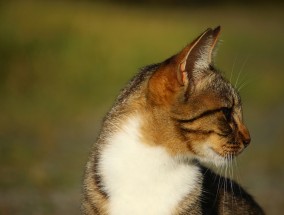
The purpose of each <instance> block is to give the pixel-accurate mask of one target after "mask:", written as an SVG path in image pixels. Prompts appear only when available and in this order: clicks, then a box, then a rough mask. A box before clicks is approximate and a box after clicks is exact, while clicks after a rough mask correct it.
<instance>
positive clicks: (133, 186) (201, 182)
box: [82, 27, 264, 215]
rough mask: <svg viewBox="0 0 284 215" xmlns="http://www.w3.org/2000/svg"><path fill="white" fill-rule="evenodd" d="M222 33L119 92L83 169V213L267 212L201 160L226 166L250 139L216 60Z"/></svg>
mask: <svg viewBox="0 0 284 215" xmlns="http://www.w3.org/2000/svg"><path fill="white" fill-rule="evenodd" d="M219 33H220V27H217V28H215V29H208V30H206V31H205V32H204V33H202V34H201V35H200V36H199V37H197V39H195V40H194V41H193V42H192V43H190V44H189V45H187V46H186V47H185V48H184V49H183V50H182V51H181V52H179V53H178V54H176V55H174V56H172V57H171V58H169V59H167V60H165V61H164V62H162V63H159V64H154V65H151V66H147V67H145V68H143V69H142V70H141V71H140V72H139V73H138V74H137V75H136V76H135V77H134V78H133V79H132V80H131V81H130V83H129V84H128V85H127V86H126V88H124V89H123V90H122V92H121V93H120V95H119V96H118V98H117V100H116V102H115V104H114V106H113V107H112V109H111V110H110V111H109V113H108V114H107V115H106V117H105V119H104V121H103V125H102V129H101V132H100V135H99V137H98V139H97V141H96V143H95V144H94V146H93V148H92V151H91V154H90V157H89V161H88V163H87V166H86V170H85V176H84V187H83V199H82V212H83V214H88V215H90V214H95V215H186V214H191V215H199V214H239V215H246V214H264V213H263V211H262V209H261V208H260V207H259V206H258V204H257V203H256V202H255V201H254V200H253V198H252V197H251V196H250V195H249V194H248V193H246V192H245V191H244V190H243V189H242V188H240V187H239V185H238V184H236V183H235V182H234V181H232V180H230V179H227V178H224V177H222V176H219V175H217V174H215V173H214V172H213V171H211V170H209V169H206V168H205V167H204V166H203V165H202V164H201V163H204V161H205V162H209V163H214V164H216V165H223V164H225V163H226V162H230V161H231V160H230V159H232V158H233V157H234V156H237V155H238V154H240V153H241V152H242V151H243V150H244V149H245V147H246V146H247V145H248V144H249V143H250V135H249V132H248V130H247V128H246V127H245V125H244V124H243V119H242V106H241V100H240V96H239V94H238V92H237V91H236V89H235V88H234V87H233V86H232V85H231V84H230V83H229V82H228V81H227V80H226V79H224V78H223V77H222V75H221V74H220V73H219V72H218V71H217V70H216V69H215V68H214V66H213V63H212V55H213V50H214V47H215V45H216V43H217V41H218V36H219ZM220 181H222V182H224V181H225V182H226V183H218V182H220ZM225 184H227V185H228V184H230V186H226V187H225ZM225 188H226V189H225Z"/></svg>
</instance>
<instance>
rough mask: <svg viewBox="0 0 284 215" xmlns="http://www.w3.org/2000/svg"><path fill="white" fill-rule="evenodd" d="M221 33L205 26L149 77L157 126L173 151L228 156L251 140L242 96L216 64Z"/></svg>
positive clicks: (206, 156) (199, 156) (213, 158)
mask: <svg viewBox="0 0 284 215" xmlns="http://www.w3.org/2000/svg"><path fill="white" fill-rule="evenodd" d="M219 34H220V27H217V28H216V29H208V30H206V31H205V32H204V33H202V34H201V35H200V36H199V37H197V38H196V39H195V40H194V41H193V42H192V43H190V44H189V45H187V46H186V47H185V48H184V49H183V50H182V51H181V52H179V53H178V54H176V55H175V56H173V57H171V58H169V59H168V60H166V61H164V62H163V63H162V64H161V65H160V66H159V68H158V69H157V70H156V71H155V72H154V73H153V75H152V76H151V78H150V80H149V82H148V92H147V98H148V101H149V103H150V104H151V106H152V108H153V110H154V111H153V117H154V119H155V120H154V121H155V122H154V124H155V126H159V128H158V129H155V130H156V131H158V132H159V131H160V134H159V135H158V136H159V138H160V140H161V142H163V141H164V142H167V143H163V144H164V146H165V147H166V148H167V149H168V150H169V151H171V152H173V154H176V155H181V156H184V155H193V156H194V157H195V158H197V159H199V160H209V161H211V162H212V161H213V162H218V161H225V160H226V159H227V158H231V157H233V156H236V155H238V154H239V153H241V152H242V151H243V149H244V148H245V147H246V146H247V145H248V144H249V143H250V135H249V132H248V130H247V128H246V127H245V125H244V124H243V119H242V106H241V100H240V96H239V94H238V92H237V91H236V89H235V88H234V87H233V86H232V85H231V84H230V83H229V82H228V81H227V80H226V79H225V78H224V77H223V76H222V75H221V73H220V72H218V71H217V70H216V69H215V68H214V66H213V62H212V56H213V51H214V48H215V46H216V43H217V41H218V37H219ZM163 137H164V140H162V138H163Z"/></svg>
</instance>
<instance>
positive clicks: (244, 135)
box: [239, 125, 251, 147]
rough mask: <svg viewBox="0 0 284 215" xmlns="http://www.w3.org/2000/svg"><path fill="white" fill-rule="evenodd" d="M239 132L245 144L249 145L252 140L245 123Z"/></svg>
mask: <svg viewBox="0 0 284 215" xmlns="http://www.w3.org/2000/svg"><path fill="white" fill-rule="evenodd" d="M239 132H240V136H241V139H242V141H243V144H244V146H245V147H247V146H248V145H249V143H250V141H251V138H250V134H249V131H248V129H247V128H246V127H245V126H244V125H242V126H241V127H240V128H239Z"/></svg>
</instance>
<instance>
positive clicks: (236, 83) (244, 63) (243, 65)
mask: <svg viewBox="0 0 284 215" xmlns="http://www.w3.org/2000/svg"><path fill="white" fill-rule="evenodd" d="M248 59H249V55H248V56H247V57H246V59H245V60H244V62H243V64H242V67H241V69H240V72H239V74H238V77H237V80H236V82H235V88H237V86H238V82H239V78H240V75H241V74H242V72H243V70H244V68H245V65H246V63H247V61H248Z"/></svg>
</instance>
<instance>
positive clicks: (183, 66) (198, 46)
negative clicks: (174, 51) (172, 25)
mask: <svg viewBox="0 0 284 215" xmlns="http://www.w3.org/2000/svg"><path fill="white" fill-rule="evenodd" d="M220 31H221V27H220V26H218V27H217V28H215V29H211V28H209V29H207V30H206V31H205V32H203V33H202V34H201V35H200V36H199V37H197V38H196V39H195V40H194V41H193V42H192V43H191V44H189V45H188V46H186V47H185V48H184V49H183V50H182V51H181V52H180V54H179V55H178V58H179V60H178V61H179V65H178V71H177V77H178V81H179V83H180V84H181V85H187V83H188V81H189V79H191V78H195V77H198V76H200V75H201V74H200V71H204V70H205V69H207V68H209V67H210V65H211V64H212V55H213V50H214V48H215V46H216V43H217V41H218V37H219V34H220Z"/></svg>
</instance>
